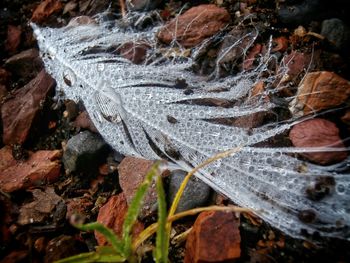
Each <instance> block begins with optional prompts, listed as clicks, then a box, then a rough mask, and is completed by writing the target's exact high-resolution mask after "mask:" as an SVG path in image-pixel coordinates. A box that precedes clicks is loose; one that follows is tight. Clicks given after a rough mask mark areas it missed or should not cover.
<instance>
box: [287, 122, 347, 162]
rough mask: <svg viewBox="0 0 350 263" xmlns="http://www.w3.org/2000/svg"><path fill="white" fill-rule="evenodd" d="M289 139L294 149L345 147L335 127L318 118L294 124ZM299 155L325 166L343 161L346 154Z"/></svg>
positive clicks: (319, 153)
mask: <svg viewBox="0 0 350 263" xmlns="http://www.w3.org/2000/svg"><path fill="white" fill-rule="evenodd" d="M289 138H290V140H291V141H292V143H293V145H294V146H296V147H326V146H328V147H345V146H344V144H343V142H342V141H341V139H340V137H339V129H338V128H337V126H336V125H335V124H334V123H333V122H330V121H327V120H324V119H319V118H317V119H312V120H307V121H304V122H302V123H299V124H296V125H295V126H294V127H293V128H292V130H291V131H290V133H289ZM301 155H302V156H304V157H306V158H307V159H309V160H310V161H313V162H316V163H318V164H323V165H325V164H331V163H336V162H340V161H342V160H344V159H345V158H346V157H347V152H337V151H334V152H309V153H301Z"/></svg>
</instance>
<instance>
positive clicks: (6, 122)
mask: <svg viewBox="0 0 350 263" xmlns="http://www.w3.org/2000/svg"><path fill="white" fill-rule="evenodd" d="M54 85H55V81H54V80H53V79H52V78H51V77H50V75H48V74H47V73H46V72H45V71H44V70H42V71H41V72H40V73H39V75H38V76H37V77H36V78H35V79H33V80H32V81H31V82H29V83H28V84H27V85H25V86H24V87H22V88H20V89H18V90H16V91H14V92H13V93H12V95H13V96H11V98H10V99H9V100H7V101H6V102H5V103H4V104H3V106H2V108H1V117H2V122H3V142H4V144H16V143H18V144H22V143H23V142H24V141H25V140H26V138H27V136H28V134H29V131H30V128H31V127H32V124H33V121H34V118H35V116H36V114H37V112H38V111H39V110H40V108H41V104H42V102H43V100H45V98H46V97H47V95H48V94H49V92H50V91H52V89H53V88H54Z"/></svg>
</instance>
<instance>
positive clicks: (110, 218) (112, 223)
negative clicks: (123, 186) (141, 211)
mask: <svg viewBox="0 0 350 263" xmlns="http://www.w3.org/2000/svg"><path fill="white" fill-rule="evenodd" d="M127 210H128V204H127V202H126V198H125V195H124V194H123V193H120V194H118V195H113V196H111V197H110V198H109V200H108V201H107V203H106V204H105V205H104V206H102V207H101V209H100V211H99V213H98V216H97V222H99V223H102V224H103V225H105V226H107V227H109V228H111V229H113V231H114V233H116V234H117V235H118V236H119V237H121V234H122V230H123V223H124V219H125V215H126V213H127ZM143 228H144V226H143V224H142V223H141V222H139V221H137V222H136V223H135V225H134V227H133V230H132V234H133V236H137V235H138V234H139V233H141V231H142V230H143ZM95 237H96V240H97V243H98V245H99V246H104V245H107V240H106V239H105V238H104V236H103V235H101V234H100V233H98V232H96V231H95Z"/></svg>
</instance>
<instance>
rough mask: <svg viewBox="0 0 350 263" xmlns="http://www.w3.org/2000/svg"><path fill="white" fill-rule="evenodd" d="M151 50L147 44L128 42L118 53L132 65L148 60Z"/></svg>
mask: <svg viewBox="0 0 350 263" xmlns="http://www.w3.org/2000/svg"><path fill="white" fill-rule="evenodd" d="M149 48H150V46H149V45H147V44H146V43H142V42H141V43H136V42H127V43H124V44H123V45H121V46H120V47H119V48H118V52H120V55H121V56H123V57H124V58H126V59H128V60H130V61H131V62H132V63H134V64H141V63H142V62H144V60H145V59H146V55H147V50H148V49H149Z"/></svg>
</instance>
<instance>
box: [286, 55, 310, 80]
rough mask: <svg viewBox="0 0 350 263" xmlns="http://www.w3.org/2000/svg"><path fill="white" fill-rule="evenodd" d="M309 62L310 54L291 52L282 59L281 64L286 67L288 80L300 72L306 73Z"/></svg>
mask: <svg viewBox="0 0 350 263" xmlns="http://www.w3.org/2000/svg"><path fill="white" fill-rule="evenodd" d="M310 62H311V56H310V54H305V53H301V52H297V51H292V52H291V53H290V54H289V55H287V56H285V57H284V58H283V63H284V64H286V65H287V67H288V71H287V74H288V77H289V79H294V78H295V77H298V76H299V75H300V74H301V73H302V72H304V71H306V70H307V68H308V66H309V65H310Z"/></svg>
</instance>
